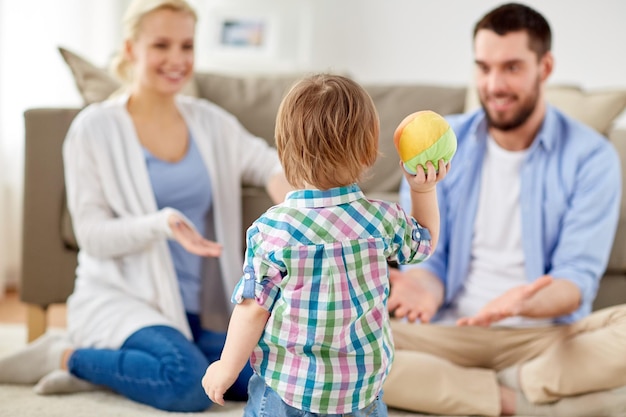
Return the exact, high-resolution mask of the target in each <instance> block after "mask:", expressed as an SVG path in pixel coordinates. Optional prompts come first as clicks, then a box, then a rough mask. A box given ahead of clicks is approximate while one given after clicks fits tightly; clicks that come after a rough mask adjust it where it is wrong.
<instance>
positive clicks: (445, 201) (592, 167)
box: [400, 106, 621, 323]
mask: <svg viewBox="0 0 626 417" xmlns="http://www.w3.org/2000/svg"><path fill="white" fill-rule="evenodd" d="M447 120H448V122H449V123H450V126H451V127H452V129H453V130H454V131H455V133H456V135H457V139H458V148H457V153H456V155H455V156H454V161H453V162H452V165H453V167H452V169H451V170H450V173H449V174H448V176H447V177H446V179H445V180H443V181H442V182H441V184H439V185H438V186H437V195H438V198H439V207H440V212H441V232H440V238H439V243H438V246H437V249H436V250H435V252H434V254H433V255H432V256H431V257H430V258H429V259H428V260H427V261H425V262H424V263H422V264H420V266H419V267H420V268H425V269H427V270H429V271H431V272H432V273H434V274H435V275H436V276H437V277H439V279H441V280H442V282H443V284H444V286H445V301H444V306H443V308H445V307H446V306H447V305H449V304H450V303H451V301H453V300H454V298H455V297H456V296H457V295H458V294H459V292H460V290H462V288H463V284H464V281H465V279H466V278H467V272H468V268H469V265H470V254H471V245H472V232H473V228H474V219H475V216H476V210H477V206H478V195H479V193H480V180H479V179H480V176H481V168H482V160H483V158H484V155H485V149H486V144H487V122H486V119H485V114H484V112H483V110H478V111H476V112H473V113H469V114H463V115H455V116H450V117H449V118H447ZM521 172H522V178H521V195H520V204H521V216H522V238H523V242H522V245H523V250H524V256H525V269H526V276H527V278H528V281H529V282H531V281H534V280H536V279H537V278H539V277H540V276H542V275H544V274H550V275H551V276H553V277H555V278H563V279H567V280H570V281H572V282H573V283H574V284H576V285H577V286H578V287H579V288H580V291H581V294H582V300H581V305H580V307H579V308H578V310H576V311H575V312H573V313H571V314H569V315H566V316H561V317H557V318H555V319H554V322H555V323H571V322H573V321H576V320H579V319H580V318H582V317H584V316H586V315H588V314H589V313H590V312H591V309H592V303H593V300H594V298H595V296H596V292H597V290H598V284H599V282H600V278H601V277H602V274H603V273H604V270H605V268H606V265H607V263H608V259H609V255H610V251H611V247H612V244H613V238H614V235H615V230H616V228H617V220H618V215H619V209H620V194H621V168H620V162H619V159H618V156H617V153H616V152H615V150H614V148H613V146H612V145H611V143H610V142H609V141H608V140H607V139H606V138H605V137H603V136H601V135H600V134H598V133H597V132H595V131H594V130H592V129H591V128H590V127H587V126H585V125H583V124H581V123H579V122H577V121H575V120H573V119H571V118H570V117H568V116H566V115H564V114H563V113H562V112H560V111H558V110H557V109H556V108H554V107H552V106H548V107H547V110H546V116H545V119H544V122H543V124H542V126H541V129H540V130H539V132H538V134H537V136H536V137H535V140H534V141H533V143H532V144H531V146H530V148H529V149H528V153H527V155H526V159H525V161H524V164H523V166H522V171H521ZM400 200H401V204H402V206H403V207H405V208H410V204H411V201H410V193H409V189H408V184H407V183H406V181H403V183H402V185H401V187H400Z"/></svg>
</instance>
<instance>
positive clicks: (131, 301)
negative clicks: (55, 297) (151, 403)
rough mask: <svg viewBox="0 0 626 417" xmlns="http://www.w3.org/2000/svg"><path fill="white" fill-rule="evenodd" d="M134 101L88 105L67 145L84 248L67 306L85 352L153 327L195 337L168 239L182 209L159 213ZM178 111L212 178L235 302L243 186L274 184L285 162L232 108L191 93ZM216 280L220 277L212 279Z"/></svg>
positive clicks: (73, 209) (71, 194)
mask: <svg viewBox="0 0 626 417" xmlns="http://www.w3.org/2000/svg"><path fill="white" fill-rule="evenodd" d="M127 101H128V96H123V97H118V98H117V99H113V100H109V101H106V102H103V103H97V104H92V105H90V106H89V107H87V108H85V109H84V110H83V111H81V112H80V114H79V115H78V116H77V117H76V118H75V120H74V121H73V122H72V125H71V127H70V130H69V132H68V135H67V137H66V139H65V142H64V145H63V159H64V166H65V181H66V187H67V199H68V207H69V210H70V213H71V215H72V220H73V225H74V231H75V233H76V238H77V241H78V244H79V246H80V248H81V249H80V251H79V254H78V268H77V270H76V275H77V278H76V284H75V289H74V292H73V294H72V295H71V296H70V297H69V299H68V303H67V306H68V330H69V334H70V337H71V339H72V341H73V343H74V344H75V345H76V346H77V347H98V348H117V347H119V346H121V344H122V343H123V342H124V341H125V340H126V339H127V338H128V337H129V336H130V335H131V334H132V333H134V332H135V331H137V330H139V329H140V328H143V327H145V326H150V325H169V326H173V327H176V328H177V329H179V330H181V331H182V332H183V333H184V334H185V335H186V336H187V337H188V338H190V337H191V332H190V330H189V326H188V324H187V320H186V316H185V311H184V308H183V303H182V298H181V296H180V291H179V288H178V282H177V279H176V275H175V272H174V267H173V264H172V259H171V256H170V253H169V250H168V247H167V243H166V240H167V238H168V237H171V231H170V229H169V227H168V225H167V217H168V215H169V214H170V213H171V212H172V210H173V209H171V208H165V209H162V210H157V205H156V201H155V198H154V194H153V191H152V187H151V183H150V179H149V177H148V172H147V170H146V165H145V160H144V154H143V152H142V148H141V145H140V143H139V140H138V138H137V135H136V132H135V129H134V125H133V122H132V120H131V118H130V115H129V114H128V112H127V110H126V103H127ZM177 105H178V108H179V110H180V112H181V114H182V116H183V118H184V119H185V121H186V123H187V126H188V128H189V130H190V133H191V135H192V136H193V138H194V139H195V140H196V143H197V144H198V148H199V149H200V153H201V154H202V157H203V160H204V163H205V165H206V167H207V169H208V171H209V177H210V178H211V187H212V191H213V196H214V197H213V212H214V219H215V235H216V240H217V241H218V242H219V243H221V244H222V245H223V251H222V255H221V257H220V264H219V265H220V268H221V271H222V277H221V279H222V282H223V288H224V290H225V292H226V294H224V297H229V295H230V293H231V292H232V290H233V288H234V286H235V283H236V282H237V281H238V280H239V278H240V277H241V274H242V263H243V259H242V253H241V251H242V247H243V246H242V225H241V185H242V183H243V184H250V185H257V186H264V185H265V184H266V183H267V182H268V181H269V179H270V177H271V176H273V175H274V174H276V173H277V172H280V170H281V168H280V163H279V160H278V157H277V154H276V152H275V150H274V149H273V148H271V147H270V146H269V145H268V144H267V143H266V142H265V141H264V140H263V139H261V138H257V137H254V136H252V135H251V134H250V133H249V132H247V131H246V130H245V129H244V128H243V127H242V126H241V124H240V123H239V122H238V121H237V120H236V118H235V117H234V116H232V115H231V114H229V113H227V112H226V111H224V110H223V109H221V108H219V107H217V106H215V105H214V104H212V103H209V102H208V101H206V100H202V99H196V98H191V97H184V96H180V97H178V98H177ZM181 186H184V184H181ZM208 278H212V279H216V277H203V282H204V283H206V282H207V279H208ZM218 279H219V278H218ZM226 304H227V305H230V303H226Z"/></svg>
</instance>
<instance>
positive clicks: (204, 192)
mask: <svg viewBox="0 0 626 417" xmlns="http://www.w3.org/2000/svg"><path fill="white" fill-rule="evenodd" d="M144 155H145V157H146V166H147V169H148V175H149V176H150V182H151V183H152V189H153V191H154V196H155V199H156V203H157V206H158V208H159V209H162V208H163V207H171V208H175V209H177V210H179V211H180V212H181V213H183V214H184V215H185V216H187V218H188V219H189V220H191V222H192V223H193V224H194V226H195V227H196V229H198V231H199V232H200V233H204V230H205V225H206V215H207V212H208V210H209V208H210V207H211V201H212V199H213V197H212V193H211V182H210V179H209V173H208V171H207V169H206V167H205V166H204V161H203V160H202V156H201V155H200V152H199V151H198V148H197V146H196V143H195V141H194V140H193V138H191V137H190V138H189V146H188V149H187V153H186V154H185V156H184V157H183V159H181V160H180V161H178V162H174V163H171V162H166V161H163V160H161V159H159V158H157V157H155V156H154V155H152V154H151V153H150V152H149V151H148V150H147V149H145V148H144ZM167 244H168V246H169V248H170V252H171V254H172V260H173V262H174V269H175V270H176V276H177V277H178V283H179V286H180V292H181V295H182V298H183V304H184V306H185V310H186V311H187V312H189V313H198V312H199V311H200V286H201V282H200V276H201V272H202V260H203V258H202V257H201V256H198V255H194V254H192V253H189V252H187V251H186V250H185V249H184V248H183V247H182V246H181V245H180V243H178V242H177V241H175V240H168V242H167Z"/></svg>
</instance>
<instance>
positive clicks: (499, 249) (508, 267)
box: [441, 137, 550, 327]
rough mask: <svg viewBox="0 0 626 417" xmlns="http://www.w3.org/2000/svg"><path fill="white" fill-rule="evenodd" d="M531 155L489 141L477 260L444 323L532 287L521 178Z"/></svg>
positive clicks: (516, 322) (526, 322)
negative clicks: (514, 290) (527, 269)
mask: <svg viewBox="0 0 626 417" xmlns="http://www.w3.org/2000/svg"><path fill="white" fill-rule="evenodd" d="M526 152H527V151H526V150H523V151H508V150H505V149H503V148H501V147H500V146H499V145H498V144H497V143H496V142H495V141H494V140H493V138H491V137H489V138H488V140H487V152H486V154H485V159H484V163H483V169H482V176H481V180H480V181H481V183H480V196H479V199H478V209H477V213H476V219H475V222H474V236H473V238H472V258H471V261H470V266H469V274H468V278H467V280H466V281H465V287H464V289H463V291H461V293H460V294H459V295H458V296H457V298H456V300H454V302H453V305H452V306H451V307H450V308H448V309H447V310H446V311H445V313H444V314H443V316H442V318H441V322H442V323H446V324H447V323H449V324H452V323H454V322H456V320H457V319H459V318H461V317H471V316H474V315H475V314H477V313H478V311H479V310H480V309H481V308H482V307H483V306H484V305H485V304H487V303H488V302H489V301H491V300H493V299H494V298H496V297H498V296H499V295H501V294H503V293H504V292H506V291H507V290H509V289H511V288H513V287H516V286H519V285H524V284H527V283H528V280H527V277H526V272H525V269H524V250H523V247H522V220H521V212H520V175H521V168H522V164H523V162H524V158H525V157H526ZM549 323H550V321H549V320H543V319H542V320H538V319H528V318H524V317H510V318H508V319H504V320H501V321H499V322H497V323H494V325H496V326H516V327H517V326H540V325H546V324H549Z"/></svg>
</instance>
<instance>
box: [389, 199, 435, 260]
mask: <svg viewBox="0 0 626 417" xmlns="http://www.w3.org/2000/svg"><path fill="white" fill-rule="evenodd" d="M395 209H396V210H397V215H396V227H395V234H394V236H393V238H392V253H393V254H392V256H390V257H389V258H388V259H389V260H391V261H397V262H398V263H399V264H415V263H419V262H422V261H425V260H426V259H428V257H429V256H430V254H431V248H432V246H431V244H432V242H431V237H430V232H429V231H428V229H427V228H425V227H422V226H421V225H420V224H419V223H417V221H416V220H415V219H414V218H413V217H412V216H409V215H408V214H407V213H406V212H405V211H404V210H403V209H402V208H401V207H400V206H399V205H396V206H395Z"/></svg>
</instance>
